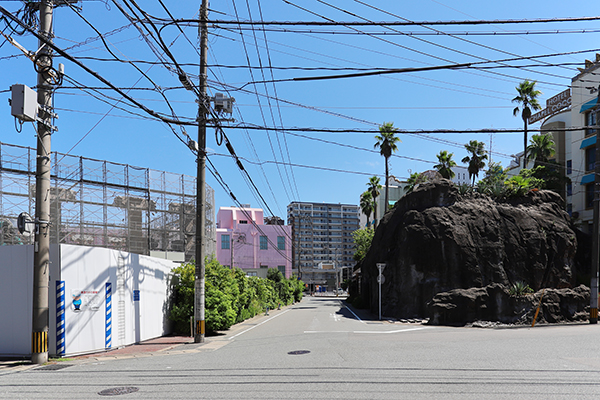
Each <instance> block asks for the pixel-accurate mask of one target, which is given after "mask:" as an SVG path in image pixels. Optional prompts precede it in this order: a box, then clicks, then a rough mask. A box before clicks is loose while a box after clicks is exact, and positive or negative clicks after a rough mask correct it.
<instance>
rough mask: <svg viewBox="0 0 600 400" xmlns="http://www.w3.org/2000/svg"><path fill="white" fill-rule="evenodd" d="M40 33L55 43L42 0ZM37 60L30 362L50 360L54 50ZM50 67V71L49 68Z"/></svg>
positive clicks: (47, 7)
mask: <svg viewBox="0 0 600 400" xmlns="http://www.w3.org/2000/svg"><path fill="white" fill-rule="evenodd" d="M39 7H40V29H39V34H40V35H41V36H43V37H45V38H47V39H48V40H52V37H53V33H52V32H53V29H52V8H53V4H52V2H51V1H47V0H42V1H40V2H39ZM39 46H40V48H41V49H40V51H39V53H38V56H37V57H36V61H37V66H36V68H37V71H38V79H37V101H38V104H39V108H38V124H37V160H36V183H35V189H36V190H35V197H36V198H35V221H36V229H35V240H34V254H33V320H32V325H31V328H32V333H31V362H32V363H34V364H43V363H46V362H47V361H48V294H49V292H48V286H49V268H50V229H49V221H50V154H51V153H50V137H51V135H52V90H53V85H52V77H51V76H50V75H49V68H50V67H51V66H52V50H51V49H50V48H49V47H48V46H46V45H45V43H44V42H42V41H41V40H40V41H39ZM46 67H47V68H46Z"/></svg>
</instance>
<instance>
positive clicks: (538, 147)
mask: <svg viewBox="0 0 600 400" xmlns="http://www.w3.org/2000/svg"><path fill="white" fill-rule="evenodd" d="M530 143H531V144H530V145H529V146H527V151H528V152H529V155H528V156H527V161H530V160H534V164H533V165H534V167H537V166H538V165H540V164H541V163H547V162H548V161H549V160H550V157H552V156H553V155H554V148H555V143H554V139H553V138H552V135H550V134H541V135H533V136H532V137H531V142H530Z"/></svg>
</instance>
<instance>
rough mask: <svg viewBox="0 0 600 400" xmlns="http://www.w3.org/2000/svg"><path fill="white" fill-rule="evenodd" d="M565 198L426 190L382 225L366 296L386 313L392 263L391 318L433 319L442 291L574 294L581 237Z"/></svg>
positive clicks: (369, 260)
mask: <svg viewBox="0 0 600 400" xmlns="http://www.w3.org/2000/svg"><path fill="white" fill-rule="evenodd" d="M561 202H562V200H561V198H560V196H558V195H557V194H556V193H554V192H551V191H532V192H530V193H529V194H527V195H526V196H525V197H523V198H520V199H518V200H511V201H503V202H501V201H495V200H493V199H491V198H489V197H487V196H483V195H479V194H471V195H469V196H461V195H460V194H459V192H458V189H457V188H456V186H454V185H453V184H452V183H451V182H450V181H448V180H445V179H441V180H437V181H434V182H428V183H425V184H422V185H420V186H419V187H418V188H416V189H415V190H414V191H413V192H412V193H410V194H408V195H406V196H405V197H403V198H402V199H400V201H398V202H397V203H396V205H395V206H394V207H393V209H391V210H390V211H389V212H388V213H386V215H385V216H384V218H383V219H382V221H381V222H380V224H379V226H378V228H377V231H376V232H375V236H374V238H373V243H372V245H371V248H370V250H369V252H368V253H367V255H366V257H365V259H364V260H363V262H362V263H361V271H362V278H361V294H362V296H363V298H364V299H366V300H367V301H368V304H370V308H371V310H372V311H373V312H374V313H377V309H378V295H379V293H378V288H379V285H378V283H377V275H378V270H377V267H376V264H377V263H386V264H387V266H386V268H385V270H384V272H383V275H384V276H385V282H384V283H383V285H382V298H383V300H382V304H383V307H382V308H383V315H385V316H389V317H396V318H422V317H430V316H431V315H430V312H431V310H428V309H427V307H426V304H427V303H428V302H430V301H431V300H432V299H433V297H434V296H435V295H436V294H438V293H441V292H448V291H451V290H453V289H470V288H484V287H486V286H488V285H491V284H495V283H496V284H501V285H503V286H504V287H509V286H510V285H512V284H513V283H515V282H517V281H522V282H524V283H525V284H527V285H529V286H530V287H531V288H533V289H534V290H536V291H537V290H539V289H540V288H570V287H573V286H574V285H575V284H576V282H575V274H574V270H573V268H574V257H575V252H576V248H577V239H576V235H575V232H574V231H573V229H571V225H570V220H569V216H568V214H567V213H566V212H565V211H564V210H563V208H562V206H561Z"/></svg>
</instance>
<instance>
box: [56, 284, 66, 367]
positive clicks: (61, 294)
mask: <svg viewBox="0 0 600 400" xmlns="http://www.w3.org/2000/svg"><path fill="white" fill-rule="evenodd" d="M64 354H65V281H56V355H59V356H62V355H64Z"/></svg>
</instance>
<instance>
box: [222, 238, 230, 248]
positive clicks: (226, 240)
mask: <svg viewBox="0 0 600 400" xmlns="http://www.w3.org/2000/svg"><path fill="white" fill-rule="evenodd" d="M229 240H230V239H229V235H221V248H222V249H229Z"/></svg>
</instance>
